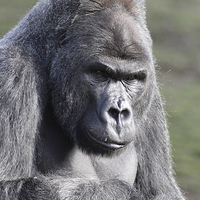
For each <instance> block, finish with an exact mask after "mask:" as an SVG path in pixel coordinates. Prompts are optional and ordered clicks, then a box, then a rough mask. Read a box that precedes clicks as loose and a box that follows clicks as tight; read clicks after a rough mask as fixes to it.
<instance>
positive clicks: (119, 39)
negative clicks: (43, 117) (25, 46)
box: [51, 9, 152, 154]
mask: <svg viewBox="0 0 200 200" xmlns="http://www.w3.org/2000/svg"><path fill="white" fill-rule="evenodd" d="M116 13H117V14H116ZM121 15H123V17H120V16H121ZM105 21H107V23H105ZM140 30H141V31H140ZM66 35H67V37H66V38H65V40H63V41H62V46H61V48H60V49H58V53H57V57H56V58H55V61H54V64H53V67H52V71H51V83H52V85H53V90H52V95H53V98H52V99H53V105H54V108H55V113H56V115H57V117H58V118H59V121H61V122H62V124H61V126H62V127H63V129H64V130H65V132H67V134H69V135H71V136H72V138H73V139H74V141H75V142H76V143H77V144H78V146H79V147H81V148H82V149H83V150H85V151H87V152H88V153H90V152H92V153H95V154H111V153H112V152H114V151H115V152H119V151H121V150H122V149H123V148H124V147H126V146H128V145H129V144H130V143H131V142H132V141H133V139H134V136H135V134H136V133H137V128H136V120H137V119H138V118H140V116H139V114H138V113H141V112H142V109H145V101H143V104H144V105H141V98H142V96H143V95H145V90H148V88H150V83H151V82H150V79H151V76H152V70H151V64H152V60H151V54H150V53H149V52H151V51H150V50H149V49H150V47H149V46H146V43H147V40H148V38H146V36H144V35H143V31H142V27H140V24H138V23H137V21H136V20H135V19H134V18H133V17H132V16H129V15H128V14H127V13H126V12H124V11H121V10H120V9H119V11H118V12H112V11H109V12H108V11H101V12H98V14H95V13H93V14H91V15H83V16H79V17H77V18H76V19H75V21H74V22H73V24H72V25H71V27H70V28H69V29H68V30H67V34H66ZM69 50H70V51H69ZM54 74H55V75H56V76H54ZM58 94H59V95H58ZM145 98H146V97H145ZM146 101H148V100H146ZM117 150H118V151H117Z"/></svg>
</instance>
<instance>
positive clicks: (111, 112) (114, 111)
mask: <svg viewBox="0 0 200 200" xmlns="http://www.w3.org/2000/svg"><path fill="white" fill-rule="evenodd" d="M108 113H109V115H110V116H111V117H113V118H114V119H117V118H118V116H119V114H120V111H119V110H118V109H116V108H110V109H109V111H108Z"/></svg>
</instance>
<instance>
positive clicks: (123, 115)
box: [120, 109, 130, 119]
mask: <svg viewBox="0 0 200 200" xmlns="http://www.w3.org/2000/svg"><path fill="white" fill-rule="evenodd" d="M120 115H121V116H122V117H123V118H124V119H127V118H128V117H129V116H130V112H129V110H128V109H125V110H122V112H121V113H120Z"/></svg>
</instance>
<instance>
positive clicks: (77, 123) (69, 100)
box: [0, 0, 184, 200]
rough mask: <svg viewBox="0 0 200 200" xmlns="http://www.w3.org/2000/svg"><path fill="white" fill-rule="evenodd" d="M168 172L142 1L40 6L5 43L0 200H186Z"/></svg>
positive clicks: (64, 1)
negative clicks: (120, 104) (121, 105)
mask: <svg viewBox="0 0 200 200" xmlns="http://www.w3.org/2000/svg"><path fill="white" fill-rule="evenodd" d="M105 66H106V68H105ZM133 72H134V73H133ZM132 73H133V75H132ZM129 75H130V76H129ZM132 76H133V77H132ZM132 79H134V80H133V82H132ZM122 82H123V84H121V83H122ZM113 85H114V86H115V87H113ZM122 85H123V86H122ZM122 87H123V88H122ZM102 88H104V89H102ZM116 99H117V100H118V102H117V103H118V107H119V108H118V107H116V104H115V103H116V102H115V101H116ZM119 102H122V103H123V104H124V106H125V107H124V108H123V109H122V110H120V109H121V107H120V106H119ZM102 110H103V111H102ZM118 110H119V111H118ZM116 114H117V117H120V119H121V118H123V120H122V122H121V123H122V124H121V123H120V122H119V121H118V118H117V117H116ZM113 124H115V125H113ZM88 131H89V133H88ZM90 131H91V132H90ZM90 133H92V134H91V135H92V137H91V135H90ZM118 134H119V135H118ZM94 138H96V139H94ZM95 141H96V142H95ZM114 141H116V143H115V142H114ZM102 143H103V145H102ZM105 145H108V146H109V145H110V147H109V148H107V147H105ZM118 147H120V148H118ZM171 163H172V161H171V157H170V146H169V138H168V131H167V127H166V120H165V113H164V111H163V107H162V101H161V98H160V94H159V90H158V87H157V82H156V75H155V69H154V60H153V56H152V41H151V37H150V35H149V32H148V29H147V27H146V19H145V6H144V0H42V1H41V2H39V3H38V4H37V5H36V6H35V7H34V8H33V9H32V11H31V12H30V13H29V14H28V15H27V16H26V17H25V18H24V19H23V20H22V21H21V22H20V23H19V24H18V25H17V26H16V27H15V28H14V29H13V30H11V31H10V32H9V33H8V34H6V35H5V36H4V38H3V39H2V40H1V41H0V199H1V200H11V199H12V200H15V199H16V200H17V199H20V200H25V199H38V200H47V199H48V200H51V199H52V200H56V199H58V200H64V199H69V200H72V199H73V200H75V199H77V200H78V199H80V200H88V199H94V200H100V199H102V200H105V199H108V200H109V199H116V200H120V199H121V200H125V199H127V200H128V199H132V200H133V199H137V200H139V199H141V200H147V199H149V200H150V199H151V200H182V199H184V197H183V196H182V194H181V192H180V190H179V188H178V186H177V184H176V182H175V180H174V178H173V170H172V164H171ZM136 171H137V173H136Z"/></svg>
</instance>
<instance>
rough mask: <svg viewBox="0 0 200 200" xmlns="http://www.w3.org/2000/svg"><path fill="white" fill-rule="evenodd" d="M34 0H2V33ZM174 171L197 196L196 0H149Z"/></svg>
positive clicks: (199, 58)
mask: <svg viewBox="0 0 200 200" xmlns="http://www.w3.org/2000/svg"><path fill="white" fill-rule="evenodd" d="M36 2H37V1H36V0H0V38H2V37H3V35H4V34H5V33H6V32H7V31H9V30H10V29H11V28H13V27H14V25H16V23H17V22H18V21H19V20H20V19H21V18H22V17H23V16H24V15H25V14H26V13H27V12H28V11H29V10H30V8H31V7H32V6H33V5H34V4H35V3H36ZM147 24H148V27H149V29H150V32H151V35H152V38H153V40H154V47H153V50H154V55H155V58H156V59H157V72H158V81H159V83H160V91H161V94H162V96H163V100H164V102H165V109H166V111H167V119H168V125H169V132H170V139H171V143H172V155H173V160H174V163H175V166H174V170H175V172H176V179H177V181H178V183H179V186H180V187H181V188H182V190H183V191H184V192H185V196H186V197H188V199H189V200H200V1H199V0H151V1H150V0H147Z"/></svg>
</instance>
